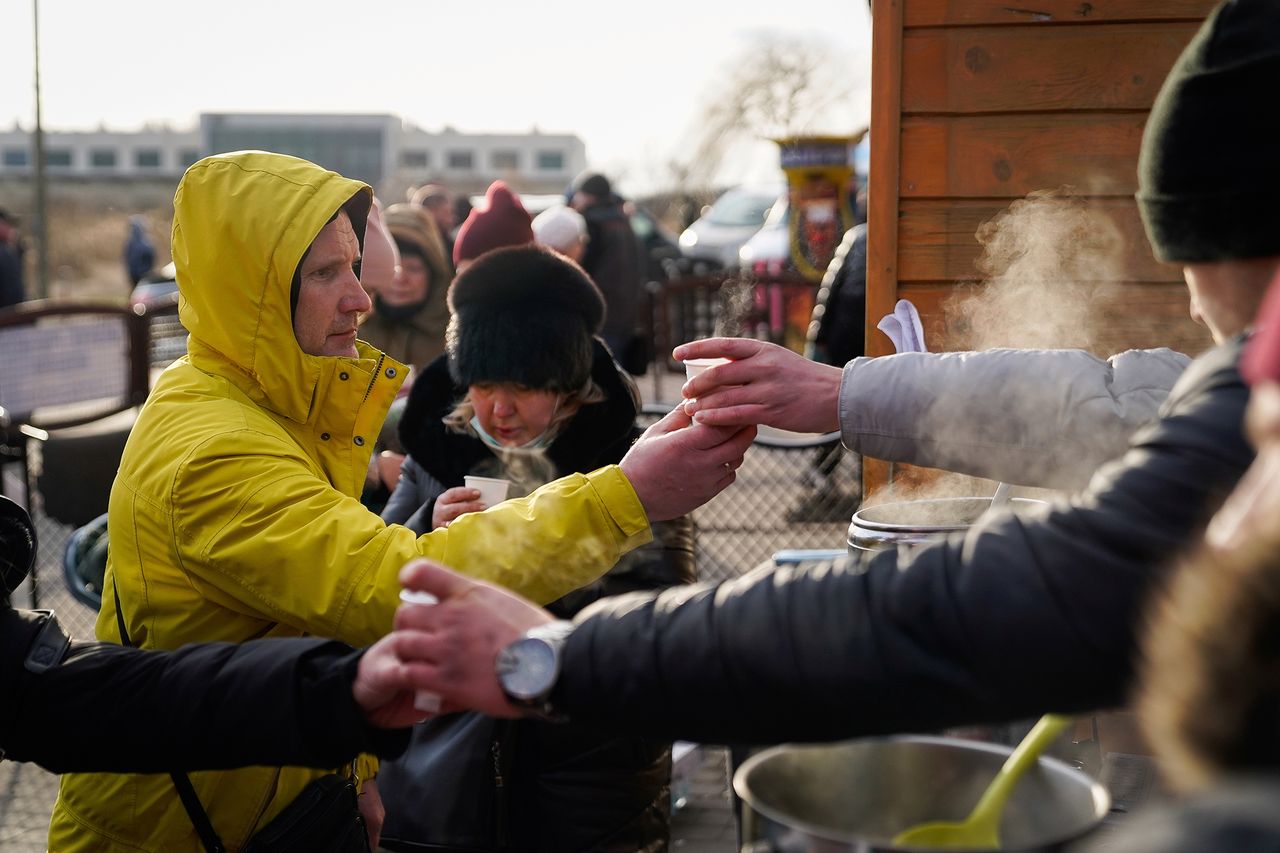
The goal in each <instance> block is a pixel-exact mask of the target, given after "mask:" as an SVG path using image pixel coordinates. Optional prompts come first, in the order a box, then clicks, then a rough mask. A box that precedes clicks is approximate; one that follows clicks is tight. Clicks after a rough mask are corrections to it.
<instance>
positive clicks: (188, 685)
mask: <svg viewBox="0 0 1280 853" xmlns="http://www.w3.org/2000/svg"><path fill="white" fill-rule="evenodd" d="M36 548H37V543H36V531H35V525H33V524H32V523H31V517H30V516H29V515H28V514H27V511H26V510H25V509H23V508H22V507H20V506H18V505H17V504H16V503H14V502H13V501H11V500H10V499H9V498H6V497H3V496H0V695H3V696H4V697H5V701H4V702H3V703H0V755H3V756H4V757H5V758H7V759H9V760H12V761H34V762H35V763H37V764H39V765H40V766H41V767H44V768H45V769H46V770H49V771H51V772H53V773H65V772H68V771H72V770H75V771H80V772H85V771H114V772H123V771H129V772H134V773H163V772H167V771H169V770H172V769H175V768H178V769H188V770H203V769H216V768H226V767H244V766H247V765H251V764H292V765H298V766H306V767H333V766H336V765H338V764H341V763H342V762H343V761H346V760H347V759H348V758H350V756H352V755H354V754H356V753H357V752H360V751H362V750H363V751H366V752H374V753H377V754H379V755H387V756H391V755H398V754H399V753H400V752H402V751H403V750H404V747H405V745H406V743H407V742H408V738H409V733H408V731H407V727H408V726H409V725H411V724H412V723H414V722H416V721H417V720H418V719H419V718H420V717H421V716H422V714H421V712H420V711H418V710H416V709H415V708H414V707H413V691H414V690H415V688H417V687H419V686H420V684H419V683H418V681H416V680H415V679H416V678H417V677H419V676H421V674H422V668H421V665H420V664H416V663H414V662H413V660H412V649H413V646H414V644H415V643H416V642H421V641H422V640H423V639H424V636H423V635H419V634H414V633H413V632H396V633H393V634H391V635H389V636H387V637H384V638H382V639H381V640H379V641H377V642H376V643H375V644H374V645H373V646H372V647H370V648H369V649H367V650H364V651H357V650H355V649H352V648H351V647H349V646H346V645H343V644H342V643H337V642H334V641H332V640H324V639H310V638H307V639H301V638H300V639H271V640H251V641H249V642H246V643H242V644H238V645H237V644H232V643H202V644H198V645H191V646H185V647H183V648H182V649H181V650H179V651H176V652H159V651H143V650H141V649H130V648H125V647H123V646H117V645H114V644H110V643H85V642H80V641H76V640H71V639H70V638H69V637H68V636H67V635H66V634H65V633H64V632H63V630H62V628H61V626H60V625H59V624H58V620H57V618H56V617H55V616H54V615H53V613H51V612H49V611H47V610H37V611H26V610H14V609H12V608H11V607H10V602H9V596H10V594H11V593H12V592H13V590H14V589H16V588H17V586H18V584H19V583H21V582H22V580H23V579H24V578H25V577H26V576H27V574H28V573H29V572H30V571H31V566H32V565H33V564H34V562H35V558H36ZM86 720H96V721H97V723H98V725H99V726H102V727H105V730H106V731H109V732H110V736H109V737H103V736H102V731H103V730H104V729H102V728H99V727H98V726H86V725H85V721H86Z"/></svg>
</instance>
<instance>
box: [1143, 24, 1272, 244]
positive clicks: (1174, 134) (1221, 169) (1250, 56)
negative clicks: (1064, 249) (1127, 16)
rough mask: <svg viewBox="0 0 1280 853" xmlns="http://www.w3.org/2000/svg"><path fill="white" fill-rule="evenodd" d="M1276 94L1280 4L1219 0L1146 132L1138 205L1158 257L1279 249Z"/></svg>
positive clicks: (1166, 85) (1157, 105)
mask: <svg viewBox="0 0 1280 853" xmlns="http://www.w3.org/2000/svg"><path fill="white" fill-rule="evenodd" d="M1268 92H1271V93H1272V94H1271V95H1268V94H1267V93H1268ZM1276 92H1280V2H1277V0H1227V2H1224V3H1220V4H1219V5H1218V6H1217V8H1216V9H1214V11H1213V13H1212V14H1210V15H1209V18H1208V19H1207V20H1206V21H1205V22H1204V25H1203V26H1202V27H1201V28H1200V31H1199V32H1198V33H1197V34H1196V36H1195V37H1194V38H1193V39H1192V40H1191V43H1190V44H1188V45H1187V47H1186V49H1185V50H1183V52H1182V55H1181V56H1180V57H1179V58H1178V61H1177V62H1176V63H1175V64H1174V67H1173V70H1172V71H1170V72H1169V76H1168V77H1167V78H1166V79H1165V82H1164V85H1163V87H1161V89H1160V94H1159V95H1157V96H1156V101H1155V105H1154V106H1153V107H1152V109H1151V115H1150V117H1149V118H1148V120H1147V127H1146V131H1145V132H1144V133H1143V137H1142V154H1141V157H1140V159H1139V161H1138V187H1139V188H1138V194H1137V198H1138V207H1139V209H1140V210H1141V212H1142V219H1143V222H1144V223H1145V224H1146V227H1147V236H1148V238H1149V239H1150V240H1151V246H1152V248H1153V249H1154V250H1155V255H1156V257H1157V258H1159V259H1160V260H1162V261H1168V262H1181V263H1188V262H1190V263H1194V262H1202V261H1221V260H1231V259H1245V258H1258V257H1267V256H1269V255H1280V215H1277V212H1276V211H1277V205H1278V204H1280V156H1277V148H1276V146H1277V140H1280V109H1277V108H1276V106H1275V104H1274V103H1273V102H1272V101H1271V100H1270V99H1271V98H1272V97H1274V96H1275V93H1276Z"/></svg>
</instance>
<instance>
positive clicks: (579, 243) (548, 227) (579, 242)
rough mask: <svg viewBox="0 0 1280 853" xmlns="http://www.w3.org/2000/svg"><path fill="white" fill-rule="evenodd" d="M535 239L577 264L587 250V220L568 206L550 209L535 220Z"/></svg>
mask: <svg viewBox="0 0 1280 853" xmlns="http://www.w3.org/2000/svg"><path fill="white" fill-rule="evenodd" d="M533 237H534V239H535V240H537V241H538V242H539V243H541V244H542V245H544V246H550V247H551V248H552V249H555V250H556V251H557V252H559V253H560V254H562V255H564V256H565V257H566V258H568V259H569V260H571V261H574V262H575V263H580V262H581V261H582V255H583V253H584V252H586V250H587V220H585V219H583V218H582V214H581V213H578V211H576V210H574V209H573V208H572V207H568V206H566V205H556V206H555V207H549V208H547V209H546V210H544V211H542V212H541V213H539V214H538V215H537V216H535V217H534V218H533Z"/></svg>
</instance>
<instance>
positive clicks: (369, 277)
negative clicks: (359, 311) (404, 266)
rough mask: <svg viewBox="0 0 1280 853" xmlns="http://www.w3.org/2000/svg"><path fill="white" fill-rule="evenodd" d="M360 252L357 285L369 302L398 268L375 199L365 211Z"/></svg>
mask: <svg viewBox="0 0 1280 853" xmlns="http://www.w3.org/2000/svg"><path fill="white" fill-rule="evenodd" d="M361 249H362V251H361V255H360V284H361V286H362V287H364V292H365V293H367V294H369V299H370V300H373V299H375V298H376V297H377V295H378V293H379V292H380V291H382V290H384V289H385V288H387V287H390V286H391V281H392V279H393V278H395V274H396V269H397V268H398V267H399V266H400V253H399V252H398V251H397V250H396V244H395V241H394V240H392V239H391V235H390V234H389V233H388V232H387V225H386V222H385V220H384V219H383V207H382V202H380V201H379V200H378V199H376V198H375V199H374V200H373V206H372V207H370V208H369V221H368V222H367V223H366V224H365V234H364V244H363V245H362V247H361ZM366 319H368V316H367V315H366Z"/></svg>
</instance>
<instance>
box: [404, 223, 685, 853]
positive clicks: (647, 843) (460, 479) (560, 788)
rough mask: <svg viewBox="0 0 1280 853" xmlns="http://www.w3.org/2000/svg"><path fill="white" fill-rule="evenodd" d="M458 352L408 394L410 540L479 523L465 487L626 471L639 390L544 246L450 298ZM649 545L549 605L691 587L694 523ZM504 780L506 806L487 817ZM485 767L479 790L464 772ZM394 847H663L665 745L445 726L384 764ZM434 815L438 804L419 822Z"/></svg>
mask: <svg viewBox="0 0 1280 853" xmlns="http://www.w3.org/2000/svg"><path fill="white" fill-rule="evenodd" d="M449 301H450V307H451V309H452V314H453V319H452V320H451V322H450V327H449V352H448V355H447V356H444V357H441V358H440V359H439V360H437V361H436V362H435V363H433V364H432V365H430V366H429V367H428V368H427V369H426V371H425V372H424V373H423V374H422V375H421V376H420V377H419V378H418V379H417V381H415V382H414V385H413V390H412V391H411V392H410V395H409V405H408V408H407V410H406V412H405V417H404V418H403V420H402V421H401V434H402V439H403V442H404V445H405V447H406V448H408V449H409V451H410V454H409V456H408V458H407V459H406V460H405V465H404V468H405V472H404V474H403V476H402V477H401V478H400V484H399V486H398V487H397V488H396V492H395V494H394V495H392V498H391V501H390V502H389V503H388V504H387V507H386V509H385V510H384V512H383V519H384V520H386V521H388V522H395V523H402V524H406V525H408V526H409V527H410V528H411V529H412V530H414V531H415V532H419V533H421V532H426V531H427V530H431V529H434V528H440V527H445V526H447V525H449V524H450V523H452V522H453V521H454V520H455V519H457V518H459V517H461V516H463V515H465V514H466V513H471V512H478V511H480V510H482V509H485V506H484V505H483V504H481V503H480V502H479V498H480V493H479V492H478V491H477V490H475V489H471V488H468V487H467V486H466V485H465V483H464V477H465V476H466V475H468V474H474V475H480V476H486V477H497V478H500V479H505V480H507V481H508V482H509V483H510V486H509V491H508V496H509V497H516V496H520V495H524V494H528V493H529V492H530V491H532V490H533V489H536V488H537V487H539V486H541V485H542V484H543V483H546V482H548V481H550V480H553V479H555V478H557V477H560V476H563V475H565V474H571V473H573V472H586V471H591V470H594V469H596V468H598V467H600V466H601V465H608V464H611V463H615V462H617V461H618V460H619V459H621V458H622V455H623V454H624V453H625V452H626V449H627V447H628V446H629V445H630V444H631V442H632V441H634V440H635V439H636V438H637V437H638V436H639V434H640V431H639V429H637V427H636V426H635V419H636V415H637V412H638V408H639V406H638V399H639V393H638V390H637V389H636V387H635V385H634V383H633V381H632V379H631V377H630V376H629V375H628V374H627V373H626V372H625V371H623V370H621V368H619V367H618V366H617V365H616V364H615V363H614V361H613V359H612V358H611V357H610V355H609V353H608V351H607V350H606V349H605V348H604V345H603V344H602V343H601V342H600V341H599V340H598V339H596V337H595V334H596V332H598V330H599V328H600V325H601V322H602V320H603V318H604V300H603V298H602V297H601V296H600V292H599V290H598V289H597V288H596V286H595V285H594V284H593V283H592V282H591V280H590V279H589V278H587V276H586V274H585V273H583V272H582V270H581V268H579V267H578V266H577V265H576V264H574V263H572V262H570V261H568V260H566V259H565V258H563V257H561V256H559V255H557V254H556V253H555V252H554V251H551V250H550V249H548V248H545V247H540V246H519V247H507V248H501V249H494V250H492V251H489V252H487V253H485V254H484V255H483V256H481V257H480V258H479V259H477V260H476V262H475V263H474V264H472V265H471V266H469V267H468V268H467V269H466V271H465V272H463V273H462V274H461V275H460V276H459V277H458V279H457V281H456V282H454V285H453V288H452V290H451V291H450V294H449ZM653 536H654V539H653V541H652V542H651V543H649V544H648V545H645V546H642V547H640V548H638V549H637V550H635V551H633V552H631V553H630V554H628V555H626V556H624V557H623V558H622V559H621V560H620V561H619V562H618V563H617V564H616V565H615V566H614V567H613V568H612V569H610V570H609V572H608V573H607V574H605V575H604V576H603V577H602V578H600V579H599V580H597V581H595V582H593V583H591V584H589V585H587V586H585V587H583V588H581V589H578V590H575V591H574V592H572V593H570V594H569V595H567V596H565V597H563V598H561V599H560V600H559V601H557V602H555V603H553V604H550V605H548V607H549V609H550V610H551V611H552V612H554V613H557V614H559V615H560V616H561V617H564V618H568V617H571V616H572V615H573V614H574V613H576V612H577V611H578V610H580V609H582V607H584V606H586V605H587V604H589V603H590V602H592V601H594V600H595V599H597V598H600V597H602V596H605V595H613V594H617V593H620V592H626V591H630V590H635V589H660V588H663V587H668V586H672V585H674V584H682V583H690V582H692V581H693V580H694V573H695V570H694V560H693V522H692V520H691V519H690V518H689V517H688V516H682V517H680V518H678V519H673V520H671V521H667V522H657V523H655V524H654V525H653ZM494 762H498V763H499V764H500V766H501V767H502V770H501V781H500V784H501V790H502V791H503V792H504V794H503V798H504V800H505V803H506V805H505V806H503V807H494V808H492V809H491V808H490V805H489V804H491V803H494V802H495V801H496V795H497V792H498V787H497V786H498V785H499V782H498V781H497V780H495V778H494V773H493V772H492V766H493V763H494ZM467 767H477V768H481V769H482V771H483V772H481V773H478V774H477V775H476V777H475V778H472V777H470V776H469V775H467V774H465V772H464V771H463V770H462V768H467ZM379 780H380V782H379V788H380V790H381V791H382V795H383V798H384V801H385V802H386V804H387V823H386V826H385V829H384V836H383V845H384V846H385V847H387V848H389V849H393V850H398V849H404V850H418V849H422V848H423V846H424V845H429V846H430V847H431V849H449V848H462V847H465V848H467V849H475V848H477V847H481V848H484V849H493V848H496V847H497V846H499V840H500V839H501V838H504V837H505V838H508V839H519V846H520V849H521V850H527V851H535V850H542V851H548V853H551V851H563V850H597V851H603V850H616V851H619V853H622V851H626V853H631V851H635V850H650V849H659V848H660V847H665V846H666V843H667V835H668V819H667V816H668V814H669V813H670V803H669V802H668V793H669V791H668V786H669V781H670V743H669V742H665V741H661V740H655V739H649V738H644V737H632V736H620V735H614V734H606V733H602V732H599V731H597V730H595V729H591V728H585V727H580V726H573V725H570V726H562V725H555V724H550V723H545V722H538V721H526V722H520V723H511V722H508V721H499V720H495V719H494V718H492V717H487V716H483V715H475V714H466V715H450V716H447V717H442V718H438V719H435V720H431V721H428V722H427V723H425V724H423V725H421V726H418V727H417V728H416V729H415V730H414V734H413V743H412V744H411V746H410V748H409V750H408V751H407V752H406V753H405V754H404V756H403V758H401V759H400V760H398V761H396V762H394V763H391V764H384V765H383V768H382V773H381V775H380V776H379ZM423 803H430V804H431V807H430V808H423V807H422V804H423Z"/></svg>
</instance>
